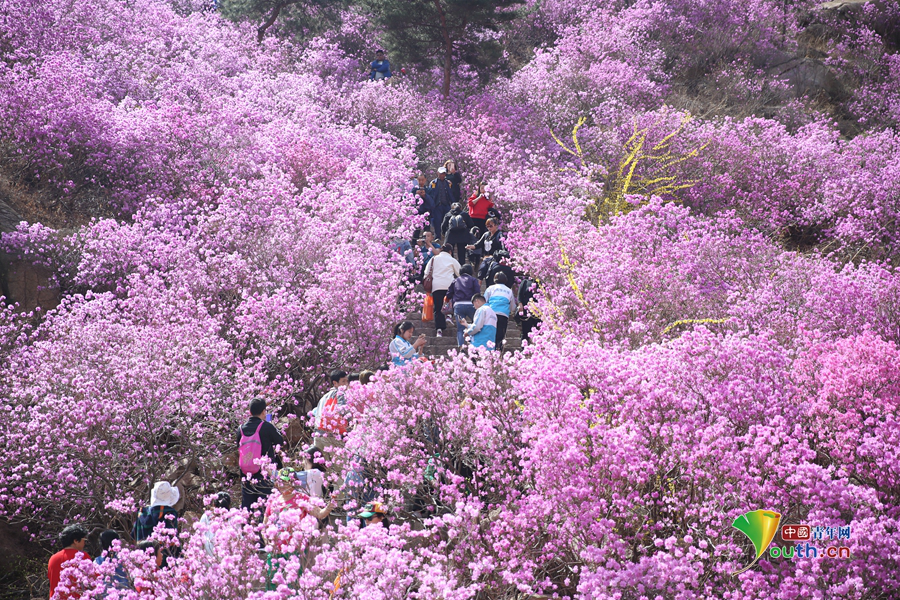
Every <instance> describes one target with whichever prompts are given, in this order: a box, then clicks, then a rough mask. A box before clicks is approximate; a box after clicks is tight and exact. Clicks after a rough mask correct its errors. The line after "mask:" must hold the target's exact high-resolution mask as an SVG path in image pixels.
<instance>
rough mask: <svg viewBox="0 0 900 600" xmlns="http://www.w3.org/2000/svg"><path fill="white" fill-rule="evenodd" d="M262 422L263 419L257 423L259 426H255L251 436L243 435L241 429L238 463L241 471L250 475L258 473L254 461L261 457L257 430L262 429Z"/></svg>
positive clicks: (257, 467) (260, 443)
mask: <svg viewBox="0 0 900 600" xmlns="http://www.w3.org/2000/svg"><path fill="white" fill-rule="evenodd" d="M263 423H265V421H263V422H262V423H260V424H259V427H257V428H256V431H255V432H254V433H253V435H251V436H246V435H244V430H243V429H241V442H240V444H238V457H239V458H238V464H239V465H240V467H241V473H244V474H251V475H252V474H255V473H259V465H258V464H257V463H256V461H257V460H259V459H260V458H262V442H261V441H260V439H259V430H260V429H262V426H263Z"/></svg>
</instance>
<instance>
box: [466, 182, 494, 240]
mask: <svg viewBox="0 0 900 600" xmlns="http://www.w3.org/2000/svg"><path fill="white" fill-rule="evenodd" d="M492 208H494V203H493V202H491V199H490V197H489V194H488V193H487V190H486V189H485V184H484V182H482V183H479V184H478V191H477V192H475V193H474V194H472V195H471V196H469V216H470V217H472V221H473V222H474V223H475V226H476V227H477V228H478V229H480V230H481V231H484V229H485V227H484V222H485V221H486V220H487V216H488V211H489V210H490V209H492Z"/></svg>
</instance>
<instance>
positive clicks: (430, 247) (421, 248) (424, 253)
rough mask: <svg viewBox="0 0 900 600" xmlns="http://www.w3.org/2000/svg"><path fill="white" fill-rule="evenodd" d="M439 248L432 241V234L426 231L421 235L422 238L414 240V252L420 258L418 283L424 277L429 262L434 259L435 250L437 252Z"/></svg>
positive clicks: (438, 245)
mask: <svg viewBox="0 0 900 600" xmlns="http://www.w3.org/2000/svg"><path fill="white" fill-rule="evenodd" d="M440 247H441V245H440V244H438V243H437V242H435V241H434V233H432V232H431V231H426V232H425V233H423V234H422V237H420V238H419V239H418V240H416V251H417V252H418V255H419V256H421V257H422V270H421V271H420V272H419V280H420V281H421V280H422V279H423V278H424V277H425V269H427V268H428V263H429V261H431V259H432V258H434V252H435V250H439V249H440Z"/></svg>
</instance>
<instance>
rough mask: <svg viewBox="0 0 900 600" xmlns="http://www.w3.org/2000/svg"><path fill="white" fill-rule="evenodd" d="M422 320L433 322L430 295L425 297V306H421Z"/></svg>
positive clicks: (432, 307) (432, 300) (432, 301)
mask: <svg viewBox="0 0 900 600" xmlns="http://www.w3.org/2000/svg"><path fill="white" fill-rule="evenodd" d="M422 320H423V321H434V298H432V297H431V294H427V295H426V296H425V304H423V305H422Z"/></svg>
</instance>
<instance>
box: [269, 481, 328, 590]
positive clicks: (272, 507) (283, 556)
mask: <svg viewBox="0 0 900 600" xmlns="http://www.w3.org/2000/svg"><path fill="white" fill-rule="evenodd" d="M297 474H298V472H297V471H296V470H294V469H293V468H291V467H285V468H284V469H281V470H280V471H278V473H277V476H276V477H275V489H276V490H277V492H278V493H277V494H273V495H272V497H271V498H269V500H268V502H267V503H266V513H265V517H264V518H263V535H264V536H265V538H266V542H267V543H268V544H271V546H272V551H271V552H270V553H268V554H267V556H266V566H267V572H266V590H268V591H272V590H275V589H276V588H277V587H278V586H277V584H276V583H275V582H274V578H275V574H276V573H277V572H278V571H279V570H280V569H281V568H282V567H283V565H284V564H285V563H286V562H288V561H289V560H290V558H291V557H292V556H296V555H297V554H298V553H297V552H288V551H287V547H288V546H293V545H294V544H292V543H291V537H293V534H295V533H299V530H298V529H297V527H298V526H299V524H300V522H301V521H302V520H303V519H305V518H306V517H307V516H308V515H312V516H314V517H315V518H317V519H327V518H328V515H330V514H331V511H332V510H334V507H335V503H334V501H333V500H332V501H330V502H329V503H328V504H327V505H326V506H325V507H324V508H322V507H319V506H316V505H315V504H313V503H312V502H311V501H310V497H309V496H307V495H306V494H304V493H302V492H300V491H299V490H298V487H299V486H300V485H301V483H300V480H299V479H298V478H297Z"/></svg>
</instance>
